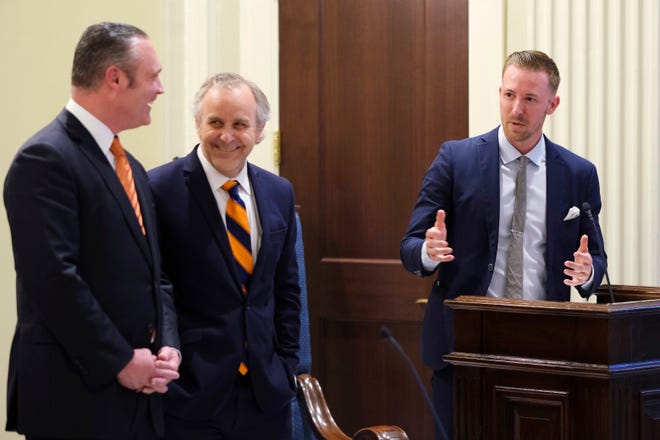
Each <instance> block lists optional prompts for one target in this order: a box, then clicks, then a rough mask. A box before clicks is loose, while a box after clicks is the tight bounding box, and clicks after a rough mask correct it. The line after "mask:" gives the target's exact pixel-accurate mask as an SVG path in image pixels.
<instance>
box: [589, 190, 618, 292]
mask: <svg viewBox="0 0 660 440" xmlns="http://www.w3.org/2000/svg"><path fill="white" fill-rule="evenodd" d="M582 210H583V211H584V213H585V214H587V218H588V219H589V221H590V222H591V226H593V228H594V234H596V239H597V240H598V243H597V244H598V247H599V248H600V251H601V252H602V253H603V258H605V245H604V244H603V237H601V236H600V234H599V233H598V228H597V227H596V220H594V216H593V214H591V205H590V204H589V202H584V203H583V204H582ZM605 280H606V281H607V291H608V292H609V294H610V302H611V303H612V304H614V292H612V283H610V274H609V273H608V272H607V262H605Z"/></svg>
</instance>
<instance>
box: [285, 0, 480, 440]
mask: <svg viewBox="0 0 660 440" xmlns="http://www.w3.org/2000/svg"><path fill="white" fill-rule="evenodd" d="M279 13H280V105H281V108H280V115H281V116H280V127H281V134H282V138H281V139H282V162H281V167H280V173H281V175H282V176H284V177H286V178H288V179H289V180H291V182H292V183H293V185H294V188H295V191H296V198H297V203H298V204H299V205H300V215H301V220H302V225H303V233H304V240H305V252H306V261H307V283H308V289H309V301H310V309H311V310H310V322H311V332H312V354H313V356H312V369H313V374H314V375H315V376H316V377H317V378H318V379H319V380H320V382H321V385H322V387H323V388H324V391H325V394H326V398H327V400H328V404H329V406H330V408H331V410H332V412H333V415H334V417H335V420H336V421H337V423H338V424H339V426H340V427H342V429H344V430H345V431H346V432H347V433H348V434H349V435H350V434H352V433H353V432H354V431H355V430H357V429H358V428H360V427H364V426H367V425H374V424H383V423H387V424H396V425H399V426H401V427H402V428H404V429H405V430H406V432H407V433H408V434H409V436H410V438H411V439H428V438H432V432H433V421H432V417H431V414H430V411H429V410H428V408H427V406H426V402H425V400H424V398H423V396H422V394H421V392H420V391H419V389H418V388H417V385H416V382H415V380H414V378H413V376H412V373H411V372H410V370H409V369H408V367H407V365H406V363H405V361H404V360H403V359H402V358H401V357H400V356H399V355H398V354H397V353H396V351H395V350H394V348H393V347H392V346H390V345H389V344H388V343H387V342H386V341H385V340H383V339H382V338H381V337H380V336H379V329H380V327H381V325H383V324H386V325H388V326H389V327H390V329H391V330H392V332H393V333H394V336H395V337H396V338H397V339H398V340H399V342H400V343H401V345H402V346H403V347H404V348H405V349H406V351H407V352H408V353H409V355H410V356H411V358H412V359H413V361H414V363H415V365H416V367H417V370H418V371H419V372H420V373H421V374H422V377H423V379H424V381H425V382H426V383H427V385H428V387H427V388H429V390H430V375H431V372H430V370H429V369H428V368H427V367H425V366H424V365H423V364H422V361H421V356H420V353H419V342H420V335H421V322H422V317H423V310H422V308H421V307H420V306H419V305H417V304H415V300H416V299H418V298H420V297H426V296H427V294H428V291H429V289H430V284H431V282H432V281H433V280H432V279H430V278H427V279H419V278H416V277H414V276H413V275H411V274H410V273H408V272H406V271H405V270H404V269H403V267H402V265H401V262H400V260H399V243H400V240H401V238H402V236H403V234H404V232H405V229H406V226H407V223H408V219H409V217H410V213H411V211H412V208H413V206H414V203H415V200H416V197H417V192H418V190H419V186H420V183H421V179H422V176H423V174H424V171H425V170H426V168H427V167H428V166H429V164H430V163H431V161H432V160H433V158H434V157H435V155H436V153H437V150H438V147H439V145H440V143H441V142H443V141H445V140H448V139H457V138H463V137H465V136H466V135H467V130H468V108H467V105H468V104H467V103H468V91H467V86H468V84H467V74H468V61H467V60H468V32H467V22H468V16H467V0H280V1H279Z"/></svg>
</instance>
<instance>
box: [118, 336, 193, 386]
mask: <svg viewBox="0 0 660 440" xmlns="http://www.w3.org/2000/svg"><path fill="white" fill-rule="evenodd" d="M180 363H181V359H180V355H179V352H178V351H177V350H175V349H174V348H172V347H163V348H161V349H160V351H159V352H158V356H154V355H153V354H152V353H151V351H150V350H149V349H148V348H136V349H135V350H133V358H132V359H131V360H130V362H129V363H128V364H126V366H125V367H124V368H123V369H122V370H121V371H120V372H119V373H118V374H117V380H118V381H119V383H120V384H121V385H122V386H124V387H126V388H128V389H130V390H134V391H136V392H138V393H145V394H151V393H165V392H167V385H168V384H169V383H170V382H171V381H173V380H176V379H178V378H179V372H178V370H179V364H180Z"/></svg>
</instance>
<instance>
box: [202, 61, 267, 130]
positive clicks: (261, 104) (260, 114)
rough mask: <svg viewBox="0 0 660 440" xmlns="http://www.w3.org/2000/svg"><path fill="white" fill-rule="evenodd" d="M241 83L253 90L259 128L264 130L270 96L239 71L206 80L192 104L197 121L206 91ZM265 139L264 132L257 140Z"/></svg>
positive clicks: (236, 85) (220, 74) (217, 75)
mask: <svg viewBox="0 0 660 440" xmlns="http://www.w3.org/2000/svg"><path fill="white" fill-rule="evenodd" d="M241 84H245V85H246V86H248V87H249V88H250V90H251V91H252V95H254V100H255V101H256V103H257V128H258V129H259V130H262V129H263V128H264V127H265V126H266V122H268V120H269V119H270V104H269V103H268V98H266V95H265V94H264V92H263V91H262V90H261V89H260V88H259V86H258V85H256V84H255V83H253V82H252V81H250V80H247V79H245V78H243V77H242V76H241V75H239V74H238V73H231V72H225V73H218V74H216V75H213V76H211V77H210V78H208V79H207V80H206V81H204V84H202V85H201V87H200V88H199V90H198V91H197V93H196V94H195V98H194V100H193V105H192V112H193V116H194V117H195V122H197V123H199V122H200V121H199V118H200V113H201V111H202V100H203V99H204V96H206V93H208V91H209V90H210V89H211V88H212V87H216V86H217V87H223V88H227V89H232V88H234V87H238V86H240V85H241ZM262 139H263V133H262V134H261V135H260V136H259V139H258V140H257V142H261V140H262Z"/></svg>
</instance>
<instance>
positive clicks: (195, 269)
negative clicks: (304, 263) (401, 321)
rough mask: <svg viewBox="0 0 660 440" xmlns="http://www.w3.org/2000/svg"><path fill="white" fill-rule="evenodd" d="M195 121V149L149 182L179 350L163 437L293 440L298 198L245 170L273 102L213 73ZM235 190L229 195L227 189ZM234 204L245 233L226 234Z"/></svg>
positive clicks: (199, 97)
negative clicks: (238, 204) (177, 375)
mask: <svg viewBox="0 0 660 440" xmlns="http://www.w3.org/2000/svg"><path fill="white" fill-rule="evenodd" d="M193 112H194V117H195V123H196V126H197V132H198V135H199V139H200V144H199V145H197V146H196V147H195V148H194V149H193V151H192V152H191V153H189V154H188V155H187V156H185V157H183V158H180V159H177V160H175V161H173V162H170V163H168V164H166V165H164V166H162V167H159V168H156V169H154V170H151V171H150V172H149V179H150V184H151V187H152V190H153V193H154V198H155V200H156V212H157V214H158V220H159V223H160V232H161V237H160V238H161V247H162V251H163V270H164V271H165V272H166V273H167V274H168V276H169V277H170V279H171V281H172V284H173V286H174V297H175V304H176V309H177V314H178V318H179V332H180V335H181V342H182V347H183V348H182V354H183V362H182V365H181V379H180V380H178V381H177V382H175V383H173V384H172V386H171V387H170V392H169V393H168V395H167V396H166V401H165V412H166V431H167V435H166V438H167V439H179V440H187V439H202V438H203V439H257V438H264V439H265V438H268V439H288V438H290V437H291V405H290V401H291V398H292V397H293V396H294V393H295V381H294V371H295V368H296V365H297V363H298V357H297V352H298V345H299V344H298V334H299V332H300V316H299V315H300V286H299V284H298V266H297V263H296V255H295V239H296V220H295V211H294V193H293V188H292V186H291V184H290V183H289V182H288V181H287V180H285V179H283V178H281V177H279V176H276V175H274V174H272V173H270V172H268V171H266V170H263V169H261V168H259V167H257V166H255V165H253V164H251V163H248V162H247V157H248V155H249V154H250V152H251V151H252V149H253V147H254V145H255V144H256V143H258V142H259V141H260V140H261V139H262V132H263V129H264V125H265V124H266V121H267V120H268V118H269V114H270V108H269V105H268V101H267V99H266V97H265V95H264V94H263V92H262V91H261V90H260V89H259V88H258V87H257V86H256V85H255V84H254V83H252V82H250V81H247V80H245V79H244V78H242V77H241V76H239V75H237V74H230V73H226V74H218V75H215V76H212V77H211V78H209V79H208V80H207V81H206V82H205V83H204V84H203V85H202V86H201V88H200V90H199V91H198V92H197V94H196V97H195V101H194V105H193ZM232 181H234V182H232ZM235 182H238V184H237V185H236V186H235V187H234V188H233V190H234V191H235V190H236V189H238V194H233V195H232V194H231V191H232V190H225V189H224V188H227V186H226V185H225V184H230V185H234V184H235ZM238 196H240V197H238ZM235 198H240V201H241V203H243V208H242V212H243V213H244V215H245V216H246V217H245V218H244V220H243V221H242V222H241V223H243V226H245V227H246V228H244V229H245V230H243V232H240V231H238V232H237V231H236V230H235V228H234V225H233V222H234V219H233V215H234V214H233V213H231V212H230V211H231V207H230V206H231V205H233V204H234V200H235ZM248 229H249V230H248ZM241 236H242V238H241ZM243 239H245V241H243ZM239 242H240V243H239ZM238 244H240V246H238V248H237V247H236V246H237V245H238ZM246 259H247V261H245V260H246ZM250 260H251V261H250ZM239 261H240V264H239Z"/></svg>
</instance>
